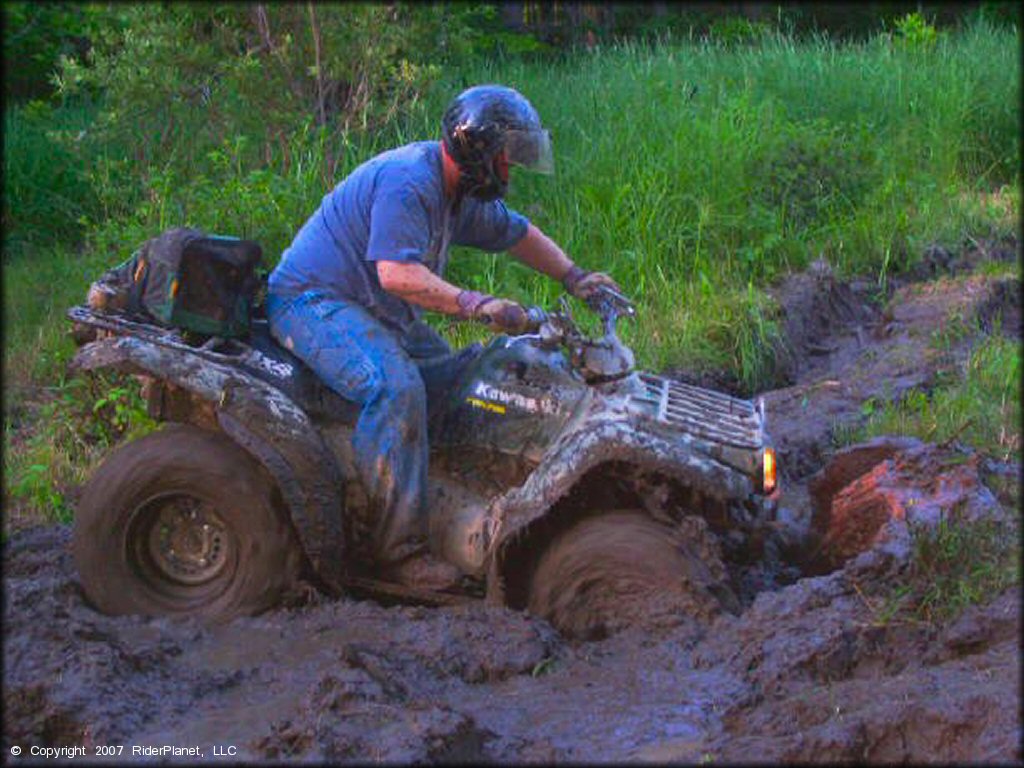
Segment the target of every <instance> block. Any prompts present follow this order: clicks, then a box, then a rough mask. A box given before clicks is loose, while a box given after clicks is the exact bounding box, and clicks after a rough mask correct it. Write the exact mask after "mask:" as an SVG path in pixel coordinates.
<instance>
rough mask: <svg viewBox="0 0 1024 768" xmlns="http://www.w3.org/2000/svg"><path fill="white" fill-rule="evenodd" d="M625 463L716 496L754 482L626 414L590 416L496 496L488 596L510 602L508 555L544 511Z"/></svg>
mask: <svg viewBox="0 0 1024 768" xmlns="http://www.w3.org/2000/svg"><path fill="white" fill-rule="evenodd" d="M611 461H615V462H618V463H626V464H630V465H632V466H635V467H636V468H637V471H655V472H660V473H664V474H665V475H667V476H669V477H672V478H674V479H676V480H677V481H678V482H680V483H681V484H683V485H687V486H689V487H692V488H694V489H696V490H698V491H700V492H701V493H702V494H705V495H707V496H710V497H713V498H720V499H723V500H726V499H735V498H747V497H748V496H750V494H751V493H753V492H754V490H755V489H754V484H753V482H752V481H751V479H750V478H748V477H747V476H746V475H744V474H742V473H740V472H737V471H736V470H734V469H732V468H731V467H729V466H727V465H725V464H722V463H721V462H718V461H716V460H714V459H713V458H711V457H709V456H706V455H704V454H702V453H699V452H697V451H694V450H692V449H689V448H688V447H687V445H686V444H685V443H683V442H673V441H670V440H667V439H665V438H663V437H660V436H658V435H655V434H652V433H651V432H648V431H645V430H638V429H637V428H636V425H635V423H634V422H632V421H631V420H629V419H626V418H621V417H611V418H598V419H587V420H585V421H584V422H583V423H582V424H581V425H580V426H579V427H578V428H576V429H573V430H572V431H571V432H568V433H566V434H564V435H563V436H562V437H561V438H559V439H558V440H557V441H555V442H554V443H553V444H552V445H551V446H550V447H549V448H548V450H547V451H546V452H545V456H544V459H543V460H542V461H541V463H540V464H539V465H538V467H537V469H536V470H534V472H533V473H532V474H531V475H530V476H529V478H527V480H526V482H525V483H523V484H522V485H521V486H519V487H517V488H513V489H512V490H510V491H509V492H508V493H506V494H504V495H503V496H500V497H498V498H497V499H495V500H494V501H493V502H492V503H491V505H490V509H489V517H490V518H491V520H492V521H493V529H494V530H495V534H494V538H493V541H492V544H491V552H490V563H489V564H488V575H487V601H488V602H491V603H497V604H504V603H505V585H504V580H503V577H502V574H503V573H504V565H505V556H506V554H507V553H508V549H509V545H510V544H513V543H514V542H515V541H516V539H517V537H518V536H520V535H522V534H523V533H524V532H525V530H526V529H527V527H528V526H529V525H530V523H532V522H534V521H535V520H538V519H539V518H541V517H544V516H545V515H546V514H548V512H549V511H550V510H551V509H552V508H553V507H554V506H555V505H556V504H557V503H558V501H559V500H560V499H562V498H563V497H565V496H566V495H568V493H569V492H570V491H571V490H572V488H573V487H574V486H575V485H576V484H577V483H578V482H579V481H580V480H581V479H582V478H583V476H584V475H586V474H587V473H588V472H590V471H591V470H592V469H594V468H595V467H598V466H600V465H601V464H604V463H606V462H611Z"/></svg>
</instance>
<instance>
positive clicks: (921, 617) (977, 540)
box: [865, 520, 1021, 625]
mask: <svg viewBox="0 0 1024 768" xmlns="http://www.w3.org/2000/svg"><path fill="white" fill-rule="evenodd" d="M1018 526H1019V522H1018V523H1016V524H1011V525H1009V526H1007V525H1005V524H1000V523H997V522H995V521H992V520H988V521H982V522H975V523H965V522H958V521H951V520H941V521H940V522H939V524H938V525H937V526H934V527H930V526H918V527H915V528H913V529H912V530H911V540H912V552H911V558H910V566H909V568H908V569H907V571H906V572H905V573H903V574H901V575H900V576H899V577H897V578H896V579H895V580H894V581H893V582H891V583H888V584H885V585H884V586H883V588H882V590H881V591H880V592H879V593H878V594H877V595H875V596H874V597H873V598H868V597H867V596H865V599H866V602H867V605H868V607H869V609H870V610H871V613H872V616H873V620H874V622H875V623H876V624H879V625H887V624H897V623H905V622H916V623H922V622H923V623H926V624H933V625H934V624H941V623H946V622H949V621H951V620H953V619H955V618H956V617H957V616H959V615H960V614H961V613H962V612H963V611H964V610H965V609H966V608H969V607H971V606H972V605H979V604H984V603H986V602H988V601H989V600H991V599H992V598H993V597H994V596H996V595H999V594H1000V593H1001V592H1003V591H1004V590H1005V589H1007V588H1009V587H1012V586H1013V585H1015V584H1019V583H1020V578H1021V570H1020V565H1021V563H1020V551H1019V548H1018V547H1017V546H1016V542H1017V541H1018V534H1017V529H1018Z"/></svg>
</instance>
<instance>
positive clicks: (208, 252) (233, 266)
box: [102, 228, 262, 337]
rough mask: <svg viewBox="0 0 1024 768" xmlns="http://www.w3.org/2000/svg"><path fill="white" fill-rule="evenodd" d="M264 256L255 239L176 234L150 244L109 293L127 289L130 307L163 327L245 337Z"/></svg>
mask: <svg viewBox="0 0 1024 768" xmlns="http://www.w3.org/2000/svg"><path fill="white" fill-rule="evenodd" d="M261 257H262V251H261V250H260V246H259V245H258V244H257V243H254V242H252V241H251V240H239V239H238V238H234V237H221V236H215V235H206V234H204V233H203V232H201V231H199V230H197V229H186V228H177V229H170V230H168V231H166V232H164V233H163V234H162V235H159V236H158V237H154V238H153V239H151V240H147V241H146V242H145V243H144V244H143V245H142V247H141V248H139V249H138V250H137V251H135V253H133V254H132V256H131V258H130V259H128V261H126V262H125V263H124V264H122V265H120V266H119V267H117V268H115V269H114V270H111V271H110V272H108V273H107V275H104V277H103V278H102V282H103V283H105V284H106V285H108V286H114V288H112V289H108V290H124V289H127V296H126V297H125V299H126V300H125V301H124V305H125V308H126V309H128V310H129V311H130V312H136V313H138V312H141V313H144V314H146V315H148V316H149V317H150V318H152V320H154V321H155V322H156V323H158V324H160V325H163V326H166V327H170V328H181V329H183V330H186V331H194V332H196V333H201V334H205V335H207V336H225V337H231V336H245V335H247V334H248V332H249V316H250V313H251V311H252V305H253V301H254V299H255V295H256V289H257V287H258V285H259V278H258V277H257V275H256V267H257V265H258V264H259V263H260V259H261ZM110 305H111V306H115V304H114V302H110Z"/></svg>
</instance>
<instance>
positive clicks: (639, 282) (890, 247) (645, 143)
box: [8, 22, 1020, 390]
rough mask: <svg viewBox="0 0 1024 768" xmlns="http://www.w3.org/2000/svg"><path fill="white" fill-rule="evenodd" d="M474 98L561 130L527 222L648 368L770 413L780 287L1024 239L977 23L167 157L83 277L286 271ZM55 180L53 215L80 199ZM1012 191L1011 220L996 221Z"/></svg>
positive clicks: (881, 273)
mask: <svg viewBox="0 0 1024 768" xmlns="http://www.w3.org/2000/svg"><path fill="white" fill-rule="evenodd" d="M473 82H502V83H507V84H509V85H512V86H514V87H516V88H518V89H520V90H521V91H522V92H523V93H525V94H526V95H527V96H528V97H529V98H530V99H531V100H532V101H533V102H534V104H535V105H536V106H537V107H538V109H539V111H540V113H541V114H542V115H543V117H544V120H545V122H546V123H547V124H548V126H549V127H550V128H551V130H552V133H553V136H554V142H555V147H556V166H557V173H556V176H555V177H553V178H546V177H536V176H531V175H529V174H526V173H520V172H517V171H514V172H513V181H512V189H511V194H510V198H509V203H510V205H512V206H513V207H515V208H517V209H519V210H521V211H523V212H524V213H526V214H527V215H528V216H529V217H530V218H531V219H532V220H533V221H534V222H535V223H537V224H538V225H539V226H540V227H541V228H542V229H544V230H545V231H547V232H548V233H550V234H551V235H552V236H553V237H554V238H555V239H556V240H557V241H558V242H560V243H561V244H562V245H563V246H564V247H565V248H566V250H567V251H568V252H569V253H570V255H572V256H573V258H575V259H576V260H577V261H579V262H580V263H581V264H583V265H584V266H586V267H589V268H594V269H604V270H607V271H609V272H611V274H612V275H613V276H614V277H615V278H616V279H617V280H618V281H619V282H620V283H621V284H622V285H623V286H624V287H625V288H626V289H627V290H628V291H629V292H630V293H632V294H633V295H634V296H635V297H636V298H637V299H638V300H639V302H640V305H641V310H642V311H641V315H640V318H639V320H638V321H637V322H636V323H635V324H633V325H631V326H629V327H627V328H625V329H624V335H625V336H626V337H627V339H628V340H629V341H630V342H631V343H632V344H634V346H635V347H636V348H637V352H638V355H639V359H640V362H641V364H643V365H647V366H653V367H660V366H664V365H669V364H672V365H678V366H687V367H696V368H700V367H722V366H725V367H726V368H727V369H729V371H730V372H731V373H733V374H734V375H735V376H736V377H737V378H738V379H740V380H742V381H743V382H744V383H745V385H746V387H747V389H749V390H754V389H757V388H760V387H764V386H769V385H771V384H773V383H777V382H775V381H774V380H773V376H774V374H773V371H774V366H773V365H772V357H773V354H774V353H773V350H772V347H771V344H770V343H769V342H770V340H771V338H772V337H773V336H774V335H775V333H776V325H775V322H774V316H775V313H774V308H773V307H772V306H771V303H770V301H768V300H767V299H766V298H765V296H764V294H763V289H764V288H765V287H766V286H768V285H769V284H770V283H771V282H772V281H773V280H775V279H776V278H778V277H779V276H780V275H782V274H784V273H785V272H787V271H789V270H792V269H799V268H802V267H803V266H805V265H806V264H807V263H808V262H809V261H810V260H812V259H814V258H817V257H818V256H820V255H824V256H826V257H827V258H829V259H830V260H831V261H832V262H833V264H834V265H835V266H836V267H837V268H838V269H839V270H840V271H841V272H848V273H849V272H858V273H862V274H865V273H866V274H869V275H875V276H878V277H879V278H880V279H884V278H885V277H886V276H887V275H888V274H891V273H893V272H897V271H899V270H901V269H904V268H906V267H907V266H909V265H910V264H911V263H912V262H913V261H914V260H915V259H916V258H917V256H918V254H919V253H920V252H921V250H922V248H923V246H924V245H925V244H926V243H927V242H930V241H940V242H944V243H945V244H947V245H951V246H954V247H955V246H956V245H957V244H958V243H959V241H960V240H961V239H962V238H963V236H964V235H965V234H973V235H974V236H975V237H978V236H984V235H987V234H990V233H992V232H994V231H1005V230H1007V229H1015V227H1016V223H1017V220H1018V218H1019V190H1018V188H1017V185H1016V183H1015V182H1016V177H1015V175H1016V172H1017V168H1018V166H1019V160H1020V145H1019V136H1018V129H1019V123H1020V104H1019V99H1018V96H1019V93H1020V65H1019V62H1018V60H1017V41H1016V38H1015V35H1014V34H1013V33H1012V32H1010V31H1005V30H1000V29H997V28H993V27H990V26H988V25H987V24H985V23H984V22H978V23H976V24H973V25H971V26H969V27H967V28H966V29H964V30H962V31H961V32H959V33H956V34H943V35H941V36H940V37H939V39H938V41H937V43H935V44H934V45H931V46H927V47H921V48H920V49H914V48H913V47H910V48H908V47H907V46H904V45H898V44H896V43H895V42H894V41H893V40H892V39H890V38H889V37H887V36H884V35H882V36H878V37H876V38H874V39H872V40H870V41H867V42H864V43H858V44H844V45H838V44H835V43H833V42H831V41H829V40H828V39H825V38H819V39H815V40H811V41H809V42H796V41H794V40H793V39H791V38H789V37H787V36H785V35H784V34H778V33H777V34H771V35H766V36H764V37H763V38H762V39H761V41H760V42H759V43H758V44H756V45H747V46H739V47H737V46H729V45H723V44H718V43H714V42H695V41H683V42H664V41H663V42H661V43H656V44H654V45H652V46H644V45H641V44H637V43H626V44H622V45H616V46H611V47H606V48H599V49H597V50H595V51H594V52H592V53H582V54H579V55H577V56H573V57H568V58H567V59H566V60H565V61H563V62H561V63H556V64H551V63H529V62H523V61H512V62H509V61H501V60H497V61H483V62H479V63H477V64H473V65H469V66H467V67H464V68H462V69H461V70H460V71H457V72H451V73H449V79H448V80H446V81H442V82H440V83H438V84H437V85H436V87H435V88H433V90H432V91H431V92H430V93H428V94H427V97H426V98H425V99H423V100H422V101H421V102H418V103H417V104H416V105H415V106H414V107H413V108H412V109H410V110H409V111H408V112H407V113H405V114H404V115H402V117H401V118H400V119H398V120H395V121H393V122H392V123H391V124H390V125H388V126H386V127H385V129H383V130H382V131H378V132H377V133H375V134H373V135H365V134H364V135H360V134H357V133H350V134H345V135H342V136H340V137H333V138H328V136H327V134H325V133H324V132H323V131H322V130H315V129H312V128H310V127H309V126H308V125H307V126H297V129H296V132H295V134H294V135H293V136H292V137H291V140H290V141H289V142H288V143H287V144H286V145H282V146H279V147H276V148H273V149H272V151H271V152H270V153H269V155H268V154H267V153H266V152H265V151H259V148H257V147H256V146H254V144H253V143H252V142H251V141H250V139H249V137H247V136H244V135H239V136H237V137H233V138H231V139H228V140H226V141H225V143H224V144H223V145H221V146H213V147H209V148H207V150H206V152H205V162H204V163H203V164H202V165H200V166H199V167H188V168H185V167H182V166H180V165H177V164H175V163H174V162H173V158H166V159H165V160H163V161H161V162H159V163H156V164H154V165H151V166H148V167H145V168H135V169H134V170H133V171H132V172H131V173H130V174H128V178H130V179H131V180H132V182H131V183H132V184H133V185H134V189H135V190H136V191H135V193H134V199H136V200H137V203H136V204H135V205H134V207H133V208H132V210H131V211H130V213H128V215H123V214H121V213H119V212H118V211H117V210H116V209H111V211H110V213H111V215H110V216H109V217H108V218H106V219H104V220H101V221H99V222H98V223H97V224H96V225H94V226H92V227H90V229H89V240H88V243H89V247H88V250H87V252H88V254H89V257H88V259H87V260H85V261H83V262H82V263H81V265H80V266H82V267H88V268H89V269H92V268H93V267H94V265H96V264H97V261H102V262H103V263H104V264H105V265H110V264H113V263H116V262H117V261H120V260H121V259H123V258H125V257H126V256H127V255H128V254H129V253H130V252H131V250H132V249H133V248H134V247H135V246H136V245H137V244H138V243H139V242H141V241H142V240H144V239H146V238H147V237H149V236H151V235H153V234H154V233H156V232H158V231H160V230H161V229H163V228H166V227H169V226H174V225H179V224H189V225H193V226H198V227H201V228H204V229H207V230H211V231H216V232H224V233H231V234H238V235H243V236H247V237H252V238H255V239H257V240H259V241H260V242H261V243H262V244H263V246H264V249H265V252H266V253H267V261H268V267H271V266H273V264H274V263H275V262H276V259H277V256H278V254H279V253H280V252H281V251H282V250H283V248H284V247H285V246H286V245H287V244H288V242H289V241H290V239H291V237H292V236H293V234H294V232H295V231H296V230H297V229H298V227H299V226H300V225H301V223H302V222H303V221H304V219H305V218H306V217H307V216H308V215H309V214H310V213H311V212H312V211H313V210H314V209H315V207H316V206H317V205H318V204H319V201H320V199H321V198H322V196H323V194H324V193H325V192H326V191H327V190H328V189H329V188H330V187H331V186H333V185H334V184H335V183H336V182H337V181H338V180H340V179H341V178H342V177H344V175H345V174H347V173H348V172H349V171H351V170H352V169H353V168H354V167H355V166H356V165H357V164H358V163H360V162H362V161H363V160H365V159H367V158H368V157H370V156H371V155H372V154H373V153H374V152H376V151H379V150H381V149H384V148H386V147H388V146H391V145H393V144H396V143H399V142H402V141H409V140H413V139H420V138H434V137H436V136H437V134H438V128H437V123H438V115H440V113H441V111H442V110H443V107H444V105H445V103H446V102H447V100H448V99H449V98H450V97H451V95H452V94H454V93H456V92H457V91H458V90H459V89H460V88H461V87H462V86H463V84H465V83H473ZM8 119H9V121H13V123H14V124H15V126H17V125H18V123H19V120H18V114H17V113H14V114H9V115H8ZM19 131H21V129H19V128H17V127H15V130H14V131H13V133H14V134H15V135H16V136H17V135H19ZM22 133H24V132H23V131H22ZM42 151H43V149H42V148H41V147H37V148H36V149H32V150H29V151H28V152H27V153H26V154H24V156H22V155H21V154H14V155H9V156H10V157H12V158H15V162H13V163H11V164H10V165H11V166H13V168H11V169H10V171H9V172H10V173H11V174H14V175H15V176H19V175H20V177H21V178H23V179H28V178H32V177H33V173H35V172H36V170H35V169H36V168H37V167H43V166H45V163H44V162H43V160H42V159H41V158H40V157H39V154H40V152H42ZM123 162H124V159H123V158H112V159H103V158H101V159H99V160H97V161H96V162H95V163H94V164H93V166H92V167H91V168H90V169H89V179H90V182H91V183H92V184H93V185H94V186H96V187H98V188H101V189H103V188H105V187H110V186H116V185H117V184H119V183H120V184H124V183H125V174H124V169H123V168H121V167H120V165H119V164H123ZM118 169H120V170H118ZM118 173H120V176H119V175H118ZM40 180H41V183H42V186H44V187H46V188H47V189H50V188H52V187H56V189H57V192H55V193H54V194H60V192H59V190H60V189H62V188H64V187H65V186H66V185H65V184H64V182H63V181H60V182H58V181H55V180H50V179H48V177H46V176H45V175H42V176H40ZM51 181H52V183H51ZM1000 187H1004V188H1005V189H1006V190H1008V191H1007V192H1005V193H1004V194H1003V195H1002V197H1003V199H1004V200H1008V201H1009V205H1010V206H1011V209H1012V210H1011V213H1010V215H1009V216H998V217H997V216H993V215H992V212H991V210H989V208H987V207H986V206H984V205H981V204H980V203H979V200H981V199H982V197H981V196H982V194H983V193H986V192H991V191H992V190H994V189H998V188H1000ZM12 197H14V198H16V199H17V202H18V203H19V204H20V208H21V209H20V210H18V209H16V210H15V211H14V216H15V218H18V217H21V220H25V221H28V220H29V218H28V217H27V215H26V213H25V211H26V209H27V210H32V208H33V205H34V206H35V209H36V210H45V209H46V208H47V206H48V204H49V201H48V200H45V199H42V198H40V199H41V200H42V202H33V201H32V198H31V195H28V194H26V195H24V196H20V197H19V194H15V195H12ZM99 197H100V198H103V199H104V200H106V199H108V198H110V197H111V195H110V194H109V191H103V192H101V193H100V195H99ZM121 199H124V200H129V199H132V195H130V194H123V195H122V196H121ZM43 228H44V227H42V226H40V227H39V229H43ZM38 261H39V262H40V270H41V271H42V270H47V271H50V272H51V273H52V274H49V275H47V276H46V278H45V283H46V284H48V285H51V286H53V287H54V288H55V289H57V290H59V291H63V290H64V288H65V287H66V286H70V285H75V286H77V288H76V290H79V291H83V290H84V289H85V287H86V285H87V283H88V277H89V275H87V274H85V270H84V269H67V270H63V271H62V269H60V268H57V267H54V266H53V265H52V264H51V265H45V266H44V265H43V264H42V262H43V261H49V259H39V260H38ZM76 266H77V265H76ZM28 272H33V274H34V276H35V279H40V278H39V275H38V274H36V273H35V272H34V271H33V270H27V271H26V273H25V279H31V278H30V276H29V275H28ZM92 274H95V273H92ZM15 276H16V277H18V283H19V284H21V281H22V278H21V276H20V275H15ZM450 277H451V279H452V280H453V281H456V282H460V283H463V284H466V285H472V286H474V287H484V288H487V289H488V290H493V291H496V292H499V293H505V294H509V295H512V296H514V297H516V298H518V299H520V300H524V301H529V302H533V303H540V304H546V305H551V304H552V303H553V301H554V299H555V296H556V295H557V293H558V287H557V286H556V285H555V284H554V283H552V282H551V281H549V280H546V279H545V278H542V277H539V276H536V275H534V274H533V273H531V272H529V271H528V270H524V269H522V268H521V267H519V266H518V265H517V264H515V263H513V262H512V260H510V259H507V258H505V257H500V256H499V257H488V256H481V255H479V254H473V255H470V254H469V253H465V254H462V253H460V254H459V255H458V256H457V258H455V259H454V260H453V262H452V267H451V273H450ZM66 295H67V293H61V294H60V298H61V300H63V299H64V297H65V296H66ZM38 319H39V317H38V315H36V316H31V315H29V316H26V317H25V320H24V321H23V322H26V323H27V324H31V325H35V324H36V323H37V321H38ZM16 322H17V321H16ZM442 325H447V324H444V323H442ZM472 335H474V332H473V331H472V330H469V329H458V330H455V331H453V338H456V339H462V338H468V337H470V336H472ZM15 338H18V339H19V341H20V339H21V338H24V335H21V336H19V335H18V334H17V333H16V334H15Z"/></svg>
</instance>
